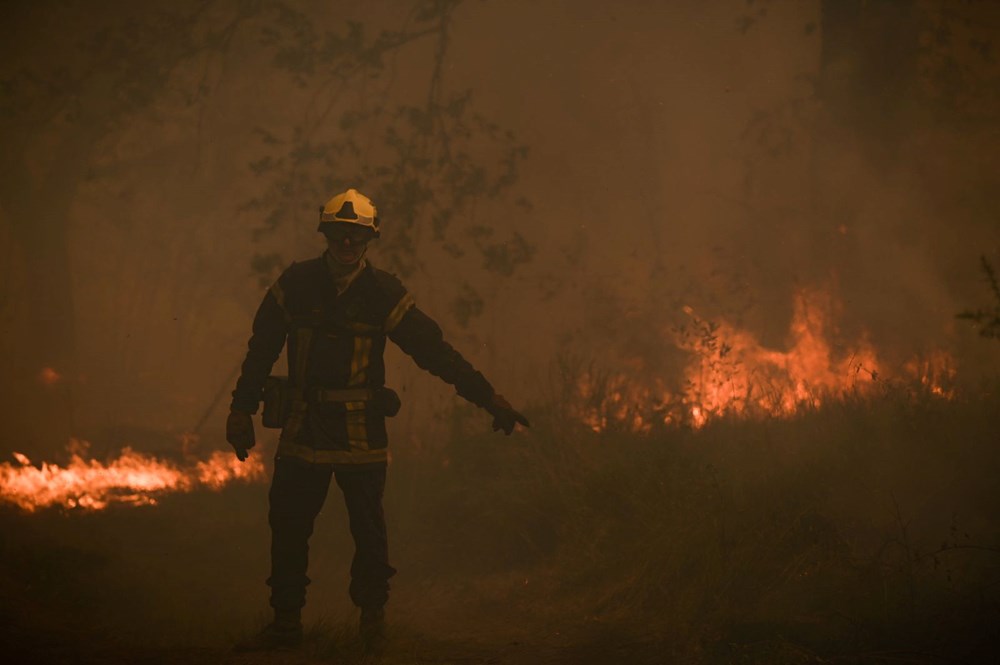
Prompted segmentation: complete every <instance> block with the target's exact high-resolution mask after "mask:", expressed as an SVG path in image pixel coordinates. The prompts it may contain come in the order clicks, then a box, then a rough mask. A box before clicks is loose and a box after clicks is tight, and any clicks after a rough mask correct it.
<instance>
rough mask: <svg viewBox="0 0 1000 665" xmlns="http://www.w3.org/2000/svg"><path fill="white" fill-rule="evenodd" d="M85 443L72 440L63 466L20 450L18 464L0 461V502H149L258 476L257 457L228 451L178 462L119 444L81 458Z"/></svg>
mask: <svg viewBox="0 0 1000 665" xmlns="http://www.w3.org/2000/svg"><path fill="white" fill-rule="evenodd" d="M86 448H87V444H86V443H85V442H80V441H77V440H73V441H71V443H70V450H71V451H76V452H72V453H71V457H70V460H69V463H68V464H67V465H66V466H59V465H57V464H50V463H48V462H42V463H41V465H40V467H36V466H34V465H33V464H32V462H31V460H30V459H28V458H27V457H26V456H24V455H22V454H20V453H14V457H15V459H16V460H17V462H18V464H17V465H14V464H11V463H9V462H4V463H3V464H0V501H5V502H8V503H13V504H15V505H17V506H18V507H20V508H21V509H22V510H25V511H28V512H34V511H36V510H38V509H41V508H47V507H50V506H59V507H62V508H68V509H83V510H100V509H103V508H106V507H107V506H109V505H111V504H112V503H123V504H131V505H152V504H155V503H156V502H157V497H158V496H160V495H163V494H166V493H172V492H190V491H192V490H195V489H198V488H204V489H211V490H220V489H222V488H223V487H224V486H226V485H227V484H229V483H231V482H233V481H245V482H249V481H254V480H258V479H261V478H263V476H264V465H263V463H262V462H261V461H260V457H259V456H255V457H251V458H250V459H248V460H247V461H246V462H242V463H241V462H240V461H239V460H237V459H236V457H235V456H234V455H233V454H232V453H231V452H222V451H216V452H214V453H213V454H212V455H211V456H210V457H209V458H208V459H206V460H200V461H197V462H193V463H191V464H188V465H184V466H180V465H177V464H175V463H173V462H170V461H167V460H162V459H158V458H156V457H152V456H149V455H143V454H142V453H138V452H135V451H134V450H132V449H131V448H124V449H123V450H122V451H121V453H120V454H119V455H118V457H116V458H115V459H112V460H110V461H108V462H106V463H104V462H100V461H98V460H94V459H85V458H84V457H83V456H82V454H84V452H85V450H86Z"/></svg>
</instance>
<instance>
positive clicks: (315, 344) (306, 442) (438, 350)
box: [232, 255, 494, 465]
mask: <svg viewBox="0 0 1000 665" xmlns="http://www.w3.org/2000/svg"><path fill="white" fill-rule="evenodd" d="M387 338H388V339H390V340H392V341H393V342H394V343H395V344H396V345H398V346H399V348H400V349H402V350H403V352H404V353H406V354H407V355H409V356H411V357H412V358H413V359H414V361H415V362H416V363H417V365H418V366H419V367H421V368H422V369H425V370H427V371H429V372H430V373H431V374H434V375H435V376H438V377H440V378H441V379H442V380H444V381H445V382H447V383H449V384H451V385H453V386H455V388H456V391H457V392H458V394H459V395H460V396H461V397H464V398H465V399H467V400H468V401H470V402H472V403H473V404H476V405H477V406H480V407H483V408H486V407H487V406H488V405H489V404H490V402H491V400H492V399H493V395H494V390H493V387H492V386H491V385H490V384H489V382H488V381H487V380H486V379H485V378H484V377H483V375H482V374H480V373H479V372H478V371H476V369H475V368H473V366H472V365H471V364H470V363H469V362H468V361H467V360H465V358H463V357H462V356H461V354H459V353H458V351H456V350H455V349H454V348H453V347H452V346H451V345H450V344H448V343H447V342H446V341H444V339H443V336H442V333H441V328H440V327H439V326H438V324H437V323H436V322H435V321H434V320H433V319H431V318H430V317H429V316H427V315H426V314H425V313H424V312H422V311H421V310H420V309H419V308H418V307H416V306H415V305H414V302H413V298H412V297H411V296H410V294H409V293H408V292H407V291H406V289H405V288H404V287H403V285H402V284H401V283H400V281H399V280H398V279H397V278H396V277H395V276H394V275H392V274H390V273H387V272H385V271H383V270H378V269H377V268H375V267H373V266H372V265H371V264H370V263H367V264H366V265H365V266H364V267H363V268H362V269H361V270H360V272H359V273H358V274H357V276H356V277H355V278H354V279H353V280H352V281H351V282H350V284H349V285H348V286H347V287H346V289H345V290H343V291H342V292H338V288H337V283H336V281H335V279H334V277H333V275H332V273H331V272H330V269H329V266H328V263H327V260H326V256H325V255H324V256H321V257H319V258H316V259H312V260H309V261H304V262H302V263H293V264H292V265H291V266H289V268H288V269H287V270H285V272H284V273H282V275H281V277H279V278H278V280H277V281H276V282H275V283H274V285H273V286H271V288H270V289H269V290H268V292H267V293H266V294H265V296H264V299H263V301H262V302H261V304H260V307H259V308H258V310H257V314H256V316H255V317H254V322H253V334H252V336H251V337H250V342H249V344H248V347H249V348H248V351H247V355H246V360H244V362H243V368H242V373H241V375H240V378H239V380H238V381H237V383H236V390H234V391H233V401H232V408H233V409H234V410H238V411H244V412H246V413H256V412H257V408H258V406H259V404H260V400H261V397H262V391H263V388H264V383H265V380H266V378H267V376H268V374H269V373H270V371H271V368H272V366H273V365H274V362H275V361H276V360H277V359H278V356H279V355H280V353H281V349H282V346H284V345H285V344H286V342H287V345H288V349H287V350H288V353H287V356H288V375H289V383H290V384H291V385H292V386H295V387H296V390H297V393H296V394H297V398H296V400H294V401H293V406H292V410H291V414H290V415H289V417H288V420H287V422H286V423H285V426H284V428H283V429H282V432H281V438H280V440H279V444H278V452H277V454H278V456H279V457H298V458H301V459H305V460H307V461H310V462H313V463H320V464H337V465H340V464H368V463H380V462H385V461H386V459H387V454H386V446H387V445H388V437H387V436H386V428H385V416H384V415H383V413H382V412H381V410H380V409H379V408H377V406H376V404H375V402H374V401H373V400H372V399H371V395H372V394H373V393H374V392H376V391H377V390H378V389H379V388H382V387H384V385H385V362H384V359H383V352H384V351H385V344H386V339H387ZM300 349H305V353H301V352H300ZM345 390H347V391H350V392H348V393H344V392H342V391H345ZM329 394H340V395H343V394H348V395H352V397H350V398H349V399H345V400H333V401H331V400H328V399H324V395H329Z"/></svg>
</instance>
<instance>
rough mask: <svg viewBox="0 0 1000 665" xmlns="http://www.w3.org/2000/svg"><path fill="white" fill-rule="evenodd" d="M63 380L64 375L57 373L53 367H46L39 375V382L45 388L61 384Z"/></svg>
mask: <svg viewBox="0 0 1000 665" xmlns="http://www.w3.org/2000/svg"><path fill="white" fill-rule="evenodd" d="M62 379H63V377H62V374H60V373H59V372H57V371H55V370H54V369H52V368H51V367H45V368H44V369H42V371H41V372H39V373H38V381H39V382H40V383H41V384H42V385H45V386H48V387H50V388H51V387H52V386H54V385H56V384H57V383H59V382H61V381H62Z"/></svg>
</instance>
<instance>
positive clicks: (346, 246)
mask: <svg viewBox="0 0 1000 665" xmlns="http://www.w3.org/2000/svg"><path fill="white" fill-rule="evenodd" d="M318 230H319V231H320V232H321V233H323V234H324V235H325V236H326V241H327V250H326V252H324V254H323V255H322V256H320V257H319V258H316V259H312V260H309V261H304V262H302V263H293V264H292V265H291V266H289V268H288V269H287V270H285V272H284V273H283V274H282V275H281V276H280V277H279V278H278V280H277V281H276V282H275V283H274V285H273V286H272V287H271V288H270V290H268V292H267V294H266V295H265V296H264V299H263V301H262V302H261V305H260V307H259V309H258V310H257V314H256V316H255V318H254V322H253V333H252V335H251V337H250V341H249V344H248V347H249V348H248V351H247V355H246V359H245V360H244V362H243V366H242V372H241V375H240V377H239V380H238V381H237V383H236V389H235V390H234V391H233V400H232V404H231V406H230V412H229V417H228V419H227V421H226V439H227V440H228V441H229V443H230V444H232V446H233V448H234V449H235V451H236V455H237V457H239V459H240V460H241V461H242V460H244V459H246V458H247V456H248V455H249V450H250V449H251V448H253V446H254V443H255V435H254V426H253V421H252V419H251V414H254V413H256V412H257V409H258V406H259V404H260V401H261V399H262V396H263V397H264V401H265V408H264V411H265V414H264V415H265V418H264V420H265V421H267V420H268V417H270V418H271V419H272V420H273V419H275V418H276V419H277V423H276V424H277V425H278V426H282V431H281V436H280V438H279V442H278V449H277V453H276V455H275V463H274V476H273V478H272V481H271V488H270V492H269V495H268V496H269V502H270V510H269V514H268V522H269V523H270V527H271V575H270V577H269V578H268V580H267V584H268V585H269V586H270V588H271V598H270V604H271V607H272V608H273V609H274V620H273V622H272V623H270V624H269V625H268V626H267V627H266V628H264V629H263V631H261V633H259V634H258V635H257V636H256V637H255V638H254V639H252V640H250V641H249V642H248V643H244V644H243V645H240V646H241V648H243V649H270V648H280V647H291V646H295V645H297V644H298V643H299V642H301V640H302V622H301V610H302V607H303V606H304V605H305V598H306V585H308V584H309V581H310V580H309V578H308V577H307V576H306V569H307V552H308V541H309V537H310V535H311V534H312V531H313V523H314V521H315V518H316V516H317V515H318V514H319V511H320V508H321V507H322V505H323V502H324V500H325V499H326V495H327V491H328V489H329V485H330V481H331V479H335V480H336V483H337V485H338V486H339V487H340V490H341V491H342V493H343V495H344V501H345V503H346V505H347V512H348V516H349V521H350V530H351V535H352V536H353V538H354V545H355V552H354V559H353V561H352V563H351V583H350V588H349V592H350V597H351V600H352V601H353V602H354V604H355V605H356V606H357V607H359V608H360V610H361V619H360V625H359V632H360V637H361V639H362V641H363V643H364V645H365V646H366V648H368V649H376V648H377V647H378V646H379V645H380V644H381V643H382V642H383V641H384V627H385V619H384V609H383V608H384V606H385V604H386V601H387V599H388V594H389V578H390V577H392V575H393V574H394V573H395V572H396V570H395V569H394V568H393V567H392V566H391V565H390V564H389V554H388V544H387V539H386V525H385V515H384V513H383V510H382V495H383V490H384V487H385V477H386V464H387V461H388V460H387V451H386V446H387V443H388V440H387V436H386V427H385V419H386V417H390V416H392V415H395V412H396V411H397V410H398V409H399V399H398V397H397V396H396V394H395V393H394V392H393V391H392V390H390V389H388V388H386V387H385V385H384V384H385V363H384V360H383V351H384V349H385V345H386V340H387V339H388V340H391V341H392V342H393V343H395V344H397V345H398V346H399V347H400V348H401V349H402V350H403V351H404V352H405V353H406V354H408V355H410V356H411V357H412V358H413V359H414V361H415V362H416V363H417V365H418V366H419V367H421V368H422V369H424V370H427V371H428V372H430V373H431V374H434V375H435V376H438V377H440V378H441V379H442V380H443V381H445V382H446V383H449V384H451V385H452V386H454V387H455V389H456V392H457V393H458V395H460V396H461V397H463V398H465V399H466V400H468V401H470V402H472V403H473V404H475V405H476V406H479V407H481V408H483V409H485V410H486V411H487V412H489V414H490V415H492V416H493V429H494V430H503V432H504V433H505V434H508V435H509V434H510V433H511V432H513V431H514V428H515V425H516V424H518V423H519V424H521V425H522V426H525V427H527V426H528V421H527V419H526V418H525V417H524V416H523V415H521V414H520V413H518V412H517V411H516V410H514V408H513V407H512V406H511V405H510V403H508V402H507V400H505V399H504V398H503V397H502V396H500V395H499V394H497V392H496V391H495V390H494V389H493V387H492V386H491V385H490V383H489V382H488V381H487V380H486V378H485V377H483V375H482V374H481V373H479V372H478V371H476V369H475V368H474V367H473V366H472V365H471V364H470V363H469V362H468V361H467V360H465V358H463V357H462V356H461V354H459V353H458V351H456V350H455V349H454V348H452V346H451V345H450V344H448V343H447V342H446V341H444V339H443V337H442V333H441V328H440V327H439V326H438V324H437V323H435V322H434V320H433V319H431V318H430V317H429V316H428V315H427V314H425V313H424V312H423V311H422V310H420V309H419V308H418V307H417V306H416V305H415V304H414V301H413V298H412V297H411V296H410V294H409V293H408V292H407V291H406V289H405V288H404V287H403V285H402V284H401V283H400V281H399V280H398V279H396V277H395V276H393V275H391V274H389V273H387V272H384V271H382V270H379V269H377V268H375V267H374V266H373V265H372V264H371V262H370V261H368V260H367V259H366V258H365V252H366V250H367V248H368V244H369V242H370V241H372V240H374V239H376V238H378V237H379V233H380V231H379V217H378V213H377V211H376V208H375V205H374V204H373V203H372V201H371V200H369V199H368V198H367V197H366V196H364V195H363V194H361V193H360V192H358V191H357V190H355V189H348V190H347V191H346V192H344V193H342V194H338V195H337V196H334V197H333V198H331V199H330V200H329V201H328V202H327V203H326V205H325V206H323V207H322V208H321V209H320V222H319V228H318ZM286 343H287V347H288V348H287V351H288V353H287V356H288V378H287V382H286V383H282V382H281V381H280V380H279V379H276V378H275V377H269V374H270V371H271V367H272V366H273V364H274V362H275V361H276V360H277V358H278V356H279V354H280V352H281V349H282V347H283V346H285V344H286ZM265 384H269V387H268V388H267V390H266V391H265ZM265 392H266V394H265ZM268 395H270V396H273V400H271V401H269V398H268ZM272 402H273V403H274V404H276V406H274V408H273V409H271V411H272V414H269V413H267V412H268V410H269V408H270V407H271V406H272ZM274 412H277V415H276V416H275V415H273V414H274ZM266 424H268V423H266V422H265V425H266ZM272 426H273V424H272Z"/></svg>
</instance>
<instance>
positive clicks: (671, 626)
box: [0, 383, 1000, 663]
mask: <svg viewBox="0 0 1000 665" xmlns="http://www.w3.org/2000/svg"><path fill="white" fill-rule="evenodd" d="M966 395H967V396H966V397H965V398H959V399H955V400H953V401H945V400H941V399H937V398H933V397H930V396H927V395H924V394H922V393H919V392H918V393H914V392H912V391H907V390H903V389H901V388H895V389H892V390H888V391H887V392H886V393H885V394H883V395H882V396H881V397H879V398H877V399H866V400H857V401H847V402H844V403H839V404H830V405H828V406H826V407H824V408H822V409H820V410H817V411H814V412H810V413H805V414H802V415H800V416H798V417H796V418H794V419H791V420H769V421H761V422H747V421H737V420H732V421H717V422H714V423H711V424H709V425H708V426H706V427H704V428H703V429H700V430H682V429H673V430H667V431H663V432H659V433H656V434H653V435H650V436H644V437H638V436H635V435H631V434H625V433H614V432H606V433H603V434H594V433H592V432H589V431H588V430H586V429H585V428H583V427H580V426H577V425H573V424H570V423H568V422H567V421H566V420H565V419H564V418H562V417H561V416H560V415H559V412H558V410H557V409H551V408H536V409H535V410H534V412H532V413H530V414H529V416H530V417H531V418H532V421H533V423H534V424H535V426H534V427H533V428H532V429H531V430H530V431H528V432H527V433H524V434H522V435H520V436H517V437H513V438H511V439H506V440H505V439H501V438H497V437H493V436H488V435H487V434H485V433H482V432H481V430H482V425H483V422H482V418H481V417H480V416H479V414H473V413H472V412H468V411H458V412H457V413H456V415H455V420H454V427H453V429H454V434H453V436H452V438H451V440H450V441H449V442H448V443H447V444H445V445H442V446H441V448H440V450H438V451H437V452H436V453H435V454H430V453H427V452H424V453H422V454H420V455H415V454H411V453H408V451H406V450H405V449H399V450H397V451H396V459H395V461H394V463H393V467H392V469H391V472H390V488H389V493H388V496H387V510H388V512H389V515H390V520H391V524H390V528H391V537H392V546H393V549H394V559H395V563H396V565H397V567H398V568H399V569H400V571H401V572H400V574H399V575H398V577H397V578H396V580H395V582H394V596H393V600H392V602H391V606H390V607H391V621H392V624H393V626H392V630H393V632H392V638H393V639H392V642H391V644H390V647H389V649H388V651H387V652H386V653H385V655H384V657H383V659H382V661H383V662H386V663H413V662H420V663H428V662H442V663H617V662H629V663H672V662H678V663H816V662H823V663H899V662H906V663H951V662H984V661H985V660H987V659H988V654H989V653H994V652H995V651H997V649H998V648H1000V638H998V637H997V636H996V632H995V630H994V631H993V632H992V633H991V632H990V629H991V628H994V629H995V627H996V626H997V625H998V624H1000V523H998V521H997V514H996V505H997V490H996V478H997V477H998V472H1000V451H998V447H997V443H998V441H997V432H998V431H1000V415H998V414H1000V395H998V386H997V384H996V383H993V384H990V385H987V386H983V387H982V389H981V390H980V391H977V392H976V393H975V394H971V393H966ZM265 512H266V487H265V486H264V485H254V486H249V487H232V488H230V489H228V490H226V491H225V492H223V493H221V494H209V493H196V494H190V495H180V496H172V497H166V498H164V500H163V501H162V502H161V504H160V505H159V506H156V507H147V508H138V509H136V508H114V509H111V510H108V511H105V512H101V513H92V514H64V513H59V512H55V511H50V512H45V513H41V514H35V515H22V514H18V513H15V512H13V511H10V510H5V511H4V512H3V513H2V514H0V519H2V524H3V528H2V532H3V533H4V534H5V537H4V539H3V541H2V548H0V557H2V568H0V570H2V573H0V593H2V597H3V598H4V603H3V605H2V609H0V612H2V614H0V617H2V623H0V634H2V636H3V641H4V643H5V645H6V647H5V649H7V650H8V653H10V652H11V651H12V652H13V654H14V656H16V658H15V660H11V661H8V662H119V661H120V662H148V663H156V662H163V663H174V662H194V663H200V662H206V663H207V662H233V663H235V662H289V663H299V662H322V661H327V662H330V661H332V662H356V663H357V662H365V659H364V658H363V657H362V656H361V655H360V651H359V649H358V645H357V644H356V643H355V641H354V640H353V633H352V629H353V622H354V621H355V620H356V617H355V615H354V613H353V611H352V609H351V608H350V606H349V604H348V602H347V600H346V593H345V587H346V581H347V566H348V559H349V556H348V554H349V550H350V543H349V540H348V536H347V534H346V525H345V523H344V515H343V511H342V508H341V507H340V505H339V497H337V496H335V495H333V494H332V495H331V498H330V502H329V507H328V510H327V511H325V513H324V515H323V516H321V519H320V523H319V524H318V529H317V535H316V536H315V538H314V542H313V548H312V552H313V560H314V564H313V567H312V570H311V574H312V577H313V579H314V584H313V586H312V588H311V591H310V593H311V597H310V605H309V607H308V608H307V614H306V620H307V623H309V624H310V626H311V627H312V629H311V631H310V634H309V640H308V643H307V645H306V647H304V649H303V650H302V651H301V652H300V653H292V654H282V655H280V656H278V657H267V658H264V657H262V658H258V659H255V658H245V657H243V658H240V657H237V656H235V655H231V654H230V653H229V652H228V645H230V644H231V643H232V642H233V641H234V640H236V639H238V638H239V636H240V635H242V634H245V633H246V632H248V631H250V630H253V629H254V627H255V626H257V625H260V622H262V621H263V620H264V619H265V613H264V612H263V610H264V608H265V606H266V596H265V589H264V587H263V585H262V584H261V581H262V580H263V578H264V577H265V576H266V568H267V558H266V557H267V552H266V543H267V528H266V522H265Z"/></svg>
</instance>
